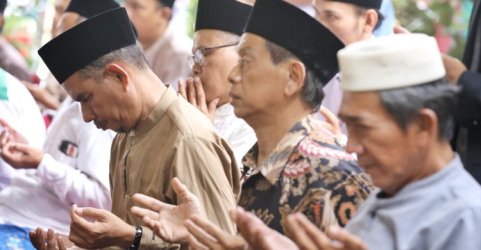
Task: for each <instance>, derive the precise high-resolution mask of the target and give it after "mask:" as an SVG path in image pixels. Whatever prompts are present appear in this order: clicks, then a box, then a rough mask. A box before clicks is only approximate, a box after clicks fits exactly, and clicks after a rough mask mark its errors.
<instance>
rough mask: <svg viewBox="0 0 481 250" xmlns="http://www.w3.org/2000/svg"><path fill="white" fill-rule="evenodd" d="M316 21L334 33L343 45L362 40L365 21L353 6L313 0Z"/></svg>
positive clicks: (325, 0)
mask: <svg viewBox="0 0 481 250" xmlns="http://www.w3.org/2000/svg"><path fill="white" fill-rule="evenodd" d="M312 3H313V6H314V9H315V10H316V19H317V20H318V21H319V22H321V23H322V24H323V25H324V26H326V27H327V28H328V29H329V30H330V31H331V32H332V33H334V34H335V35H336V36H337V37H338V38H339V40H341V41H342V42H343V43H344V44H345V45H349V44H351V43H353V42H357V41H360V40H362V38H363V37H362V35H363V28H364V26H365V23H366V20H365V18H364V17H360V16H359V15H358V14H357V13H356V8H355V6H354V5H353V4H348V3H341V2H336V1H327V0H313V2H312Z"/></svg>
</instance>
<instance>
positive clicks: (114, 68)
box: [105, 63, 131, 92]
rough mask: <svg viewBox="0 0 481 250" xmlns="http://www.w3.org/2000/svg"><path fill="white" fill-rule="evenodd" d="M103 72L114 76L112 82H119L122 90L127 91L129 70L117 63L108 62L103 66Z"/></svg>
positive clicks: (129, 81) (129, 79)
mask: <svg viewBox="0 0 481 250" xmlns="http://www.w3.org/2000/svg"><path fill="white" fill-rule="evenodd" d="M105 73H106V74H107V76H110V77H111V78H114V79H115V80H114V82H116V83H119V84H121V85H122V89H123V90H124V91H126V92H127V91H128V89H129V87H130V84H131V78H130V74H129V71H128V70H126V68H125V67H123V66H121V64H118V63H110V64H108V65H107V66H105Z"/></svg>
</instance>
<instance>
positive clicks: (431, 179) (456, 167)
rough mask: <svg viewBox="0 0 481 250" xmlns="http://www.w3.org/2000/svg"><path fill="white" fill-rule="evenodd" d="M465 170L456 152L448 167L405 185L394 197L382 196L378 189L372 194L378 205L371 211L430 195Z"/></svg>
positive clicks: (396, 205)
mask: <svg viewBox="0 0 481 250" xmlns="http://www.w3.org/2000/svg"><path fill="white" fill-rule="evenodd" d="M463 170H464V167H463V163H462V162H461V159H460V158H459V155H458V154H457V153H455V156H454V159H453V160H452V161H451V162H449V163H448V165H446V167H444V168H443V169H441V170H439V171H438V172H436V173H434V174H432V175H431V176H428V177H426V178H424V179H421V180H418V181H416V182H413V183H410V184H408V185H406V186H404V187H403V188H402V189H401V190H400V191H399V192H398V193H397V194H396V195H395V196H394V197H392V198H382V197H383V196H384V195H383V193H382V191H381V190H380V189H377V190H376V191H375V192H373V193H372V194H371V195H373V196H374V197H376V206H373V207H372V208H371V209H370V211H375V210H377V209H379V208H387V207H398V206H399V204H407V203H410V202H413V201H415V200H417V198H419V197H426V196H429V195H428V194H426V193H429V192H432V191H433V189H436V187H439V185H443V186H445V185H446V184H447V183H449V181H450V180H452V179H455V177H456V176H458V175H460V174H461V173H462V172H463ZM437 190H439V189H437Z"/></svg>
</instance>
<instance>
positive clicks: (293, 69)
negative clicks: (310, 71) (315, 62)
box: [284, 60, 306, 96]
mask: <svg viewBox="0 0 481 250" xmlns="http://www.w3.org/2000/svg"><path fill="white" fill-rule="evenodd" d="M286 63H288V74H289V81H288V83H287V85H286V87H285V89H284V94H285V95H286V96H293V95H295V94H296V93H298V92H299V91H301V89H302V86H304V80H305V79H306V67H305V66H304V64H303V63H301V62H299V61H297V60H287V61H286Z"/></svg>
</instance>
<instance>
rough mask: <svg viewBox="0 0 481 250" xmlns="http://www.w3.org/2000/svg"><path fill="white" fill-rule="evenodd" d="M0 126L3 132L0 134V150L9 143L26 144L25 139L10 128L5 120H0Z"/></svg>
mask: <svg viewBox="0 0 481 250" xmlns="http://www.w3.org/2000/svg"><path fill="white" fill-rule="evenodd" d="M0 126H2V127H3V131H2V133H1V134H0V149H1V148H3V146H4V145H5V144H7V142H9V141H11V142H18V143H25V144H28V142H27V139H25V137H24V136H23V135H22V134H20V133H19V132H17V130H15V129H14V128H12V127H11V126H10V125H9V124H8V123H7V122H6V121H5V120H3V119H0Z"/></svg>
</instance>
